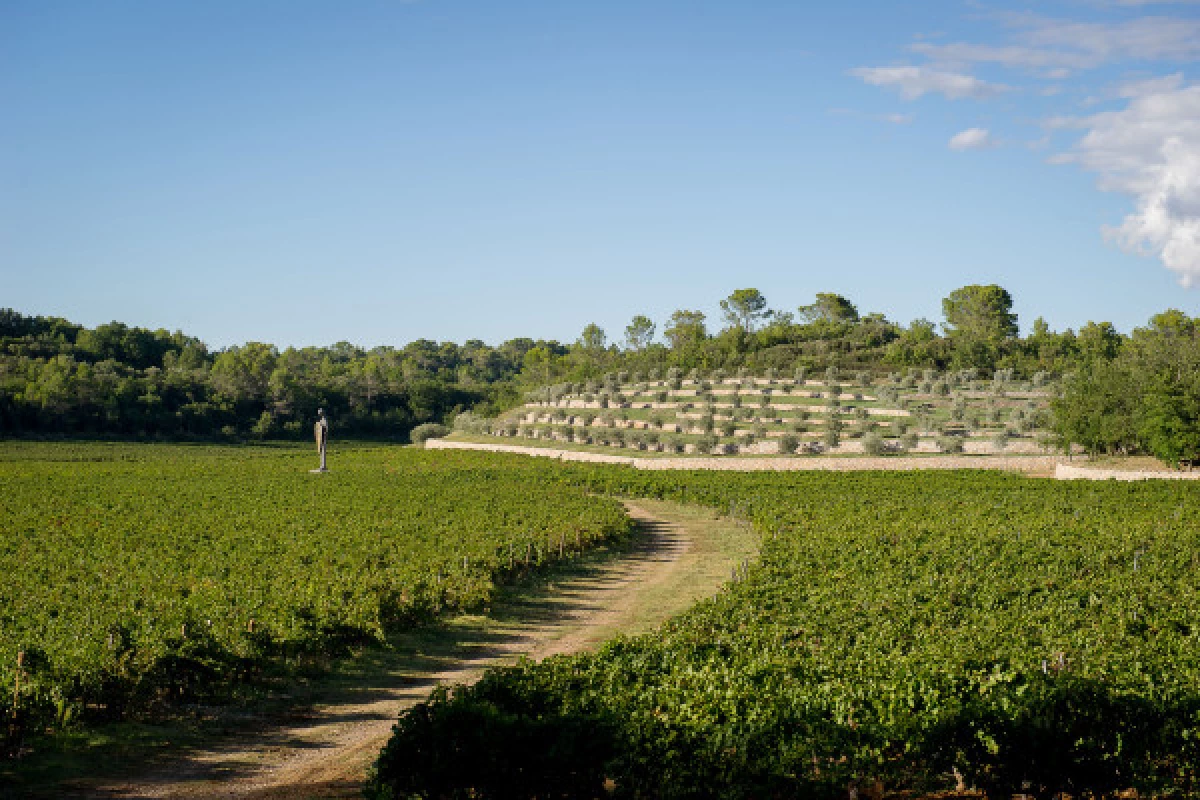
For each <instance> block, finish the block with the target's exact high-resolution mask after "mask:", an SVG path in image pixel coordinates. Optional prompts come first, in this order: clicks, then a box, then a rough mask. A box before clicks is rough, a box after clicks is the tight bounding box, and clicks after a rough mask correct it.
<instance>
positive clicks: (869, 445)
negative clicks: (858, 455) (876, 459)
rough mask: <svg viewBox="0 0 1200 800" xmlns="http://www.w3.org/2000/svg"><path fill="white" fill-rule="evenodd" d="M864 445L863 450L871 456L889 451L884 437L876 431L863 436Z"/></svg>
mask: <svg viewBox="0 0 1200 800" xmlns="http://www.w3.org/2000/svg"><path fill="white" fill-rule="evenodd" d="M862 447H863V452H864V453H866V454H867V455H869V456H881V455H883V454H884V453H886V452H887V444H886V443H885V442H884V441H883V437H882V436H880V435H879V434H878V433H875V432H874V431H872V432H871V433H868V434H867V435H866V436H864V437H863V440H862Z"/></svg>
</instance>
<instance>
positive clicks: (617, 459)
mask: <svg viewBox="0 0 1200 800" xmlns="http://www.w3.org/2000/svg"><path fill="white" fill-rule="evenodd" d="M425 448H426V449H427V450H484V451H488V452H493V453H519V454H521V455H527V456H538V457H541V458H556V459H558V460H560V461H587V462H592V463H598V464H623V465H625V466H630V467H634V468H635V469H648V470H663V469H683V470H687V469H706V470H727V471H731V472H758V471H766V472H803V471H812V470H818V471H828V472H852V471H859V470H895V471H907V470H919V469H1002V470H1010V471H1013V472H1022V473H1026V474H1029V475H1036V476H1042V477H1050V476H1052V475H1053V474H1054V468H1055V467H1056V466H1057V465H1058V464H1060V463H1062V462H1064V461H1066V460H1067V459H1066V456H1051V455H932V454H930V455H921V456H898V455H897V456H878V457H866V456H843V455H832V456H763V457H758V458H756V457H753V456H750V457H745V456H711V457H706V456H680V457H671V456H665V457H664V456H657V455H655V456H623V455H616V454H609V453H594V452H589V451H584V450H568V449H564V448H560V447H553V446H548V447H542V446H538V445H514V444H492V443H489V442H474V441H462V440H458V439H428V440H426V442H425Z"/></svg>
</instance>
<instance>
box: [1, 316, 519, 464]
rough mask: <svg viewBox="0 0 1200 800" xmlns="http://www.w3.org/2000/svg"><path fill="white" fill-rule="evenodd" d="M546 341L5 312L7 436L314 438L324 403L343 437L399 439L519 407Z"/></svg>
mask: <svg viewBox="0 0 1200 800" xmlns="http://www.w3.org/2000/svg"><path fill="white" fill-rule="evenodd" d="M537 344H538V343H536V342H533V341H531V340H520V339H518V340H513V341H510V342H506V343H505V344H503V345H501V346H500V347H489V346H487V345H485V344H483V343H482V342H478V341H470V342H467V343H466V344H465V345H461V346H460V345H456V344H452V343H442V344H438V343H436V342H431V341H428V340H424V339H422V340H418V341H415V342H412V343H410V344H408V345H406V346H405V347H403V348H399V349H396V348H391V347H377V348H374V349H372V350H370V351H365V350H362V349H360V348H358V347H355V346H353V345H351V344H349V343H347V342H339V343H338V344H335V345H333V346H331V347H319V348H318V347H308V348H303V349H294V348H287V349H285V350H283V351H280V350H279V349H278V348H276V347H274V346H273V345H269V344H263V343H260V342H248V343H246V344H244V345H240V346H236V347H230V348H227V349H225V350H221V351H219V352H216V353H213V352H210V351H209V349H208V348H207V347H206V346H205V345H204V343H203V342H201V341H199V340H198V339H195V338H193V337H189V336H185V335H184V334H182V333H178V332H176V333H173V334H172V333H168V332H167V331H165V330H158V331H150V330H146V329H143V328H136V327H129V326H126V325H124V324H122V323H119V322H113V323H109V324H106V325H101V326H99V327H97V328H95V329H89V328H84V327H82V326H80V325H75V324H72V323H70V322H67V321H66V320H62V319H57V318H47V317H27V316H23V315H21V314H18V313H16V312H14V311H12V310H10V309H0V435H5V434H7V435H13V434H46V433H52V434H68V435H71V434H74V435H77V434H89V435H113V434H118V435H124V436H139V437H151V438H173V439H212V438H224V439H231V438H256V439H268V438H270V439H279V438H293V439H295V438H308V437H310V436H311V435H312V422H313V420H314V419H315V417H316V410H317V408H318V407H323V408H324V409H325V410H326V412H327V413H328V415H329V417H330V420H331V422H332V425H333V430H334V433H335V435H337V436H343V437H344V436H365V437H380V438H390V439H396V440H403V437H404V435H405V433H406V432H407V431H408V430H409V429H410V428H412V427H413V426H414V425H418V424H420V423H422V422H438V421H442V420H443V418H444V417H446V416H447V415H450V414H453V413H454V412H456V411H459V410H462V409H464V408H477V409H479V410H482V411H485V412H490V413H494V412H495V411H497V410H500V409H502V408H506V407H507V406H508V405H511V403H512V402H514V401H515V398H516V394H515V393H514V392H513V390H512V389H511V388H510V382H511V380H512V379H513V378H514V376H516V375H517V374H518V373H519V371H520V370H521V369H522V367H523V364H524V357H525V354H526V353H527V352H528V351H529V350H531V349H533V348H534V347H536V346H537Z"/></svg>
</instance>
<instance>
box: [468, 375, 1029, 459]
mask: <svg viewBox="0 0 1200 800" xmlns="http://www.w3.org/2000/svg"><path fill="white" fill-rule="evenodd" d="M1051 393H1052V384H1051V381H1050V378H1049V376H1047V375H1041V374H1039V375H1037V376H1035V378H1034V380H1032V381H1027V382H1025V381H1014V380H1013V379H1012V376H1011V374H1009V373H1006V372H1005V371H1000V372H997V373H996V374H995V375H994V376H993V377H992V379H990V380H981V379H980V378H979V377H978V375H976V374H975V373H974V371H970V370H968V371H960V372H948V373H936V372H934V371H933V370H925V371H923V372H917V371H915V370H913V371H909V372H907V373H893V374H891V375H888V376H885V377H876V376H873V375H871V374H869V373H863V372H860V373H855V374H839V373H838V372H837V371H836V370H829V371H827V372H826V373H824V374H822V375H821V376H819V378H814V377H810V376H809V375H808V374H807V373H806V372H805V371H804V370H802V369H801V370H797V371H796V372H795V373H794V374H793V375H791V376H789V377H787V378H783V377H780V376H779V375H778V374H771V373H768V374H766V375H763V376H759V377H754V376H749V375H746V374H741V375H737V376H732V377H731V376H729V375H726V374H724V373H723V371H721V370H716V371H714V372H713V373H711V374H705V373H703V372H700V371H697V370H693V371H692V373H690V374H689V375H688V376H687V377H684V376H683V375H681V374H680V373H679V372H678V371H677V370H671V371H669V372H667V373H666V374H662V375H659V374H656V373H653V372H652V373H649V374H647V375H645V376H642V375H639V374H637V373H633V374H626V373H615V374H609V375H606V376H605V377H604V379H603V380H601V381H595V382H589V383H583V384H580V383H570V384H559V385H556V386H552V387H547V388H543V389H539V390H537V391H536V392H533V393H531V395H530V396H529V398H528V401H527V402H526V403H525V405H524V406H523V407H521V408H519V409H516V410H514V411H513V412H510V413H509V414H507V415H504V416H502V417H501V418H499V419H496V420H492V421H490V422H488V423H478V422H476V424H475V426H474V427H475V432H476V433H481V432H486V433H489V434H491V435H494V436H504V437H514V438H525V439H542V440H552V441H557V442H566V443H575V444H580V445H592V446H600V447H610V448H632V449H637V450H644V451H652V452H665V453H698V454H729V455H732V454H754V455H766V454H794V453H801V454H804V453H813V454H817V453H829V454H853V453H867V454H870V455H883V454H887V453H902V452H915V453H936V452H967V453H1000V452H1005V453H1036V452H1043V451H1045V450H1046V449H1047V448H1048V447H1049V438H1048V435H1047V434H1046V433H1045V432H1044V429H1045V428H1046V426H1047V425H1048V423H1049V419H1050V416H1049V409H1048V405H1049V398H1050V396H1051Z"/></svg>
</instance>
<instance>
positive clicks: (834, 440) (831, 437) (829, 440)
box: [821, 425, 842, 450]
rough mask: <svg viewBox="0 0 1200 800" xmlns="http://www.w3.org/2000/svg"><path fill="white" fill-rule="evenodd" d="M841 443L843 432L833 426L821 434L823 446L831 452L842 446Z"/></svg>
mask: <svg viewBox="0 0 1200 800" xmlns="http://www.w3.org/2000/svg"><path fill="white" fill-rule="evenodd" d="M841 442H842V432H841V431H840V430H838V429H837V428H836V427H834V426H832V425H831V426H829V427H828V428H827V429H826V430H825V432H824V433H822V434H821V444H823V445H825V446H826V447H827V448H829V449H831V450H832V449H833V448H835V447H837V446H838V445H839V444H841Z"/></svg>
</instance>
